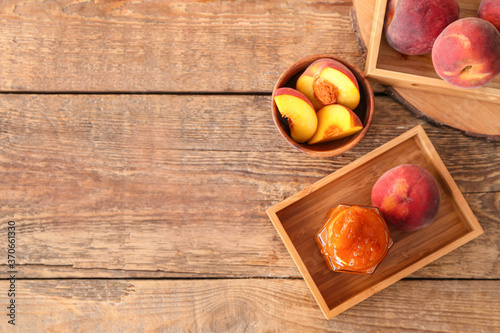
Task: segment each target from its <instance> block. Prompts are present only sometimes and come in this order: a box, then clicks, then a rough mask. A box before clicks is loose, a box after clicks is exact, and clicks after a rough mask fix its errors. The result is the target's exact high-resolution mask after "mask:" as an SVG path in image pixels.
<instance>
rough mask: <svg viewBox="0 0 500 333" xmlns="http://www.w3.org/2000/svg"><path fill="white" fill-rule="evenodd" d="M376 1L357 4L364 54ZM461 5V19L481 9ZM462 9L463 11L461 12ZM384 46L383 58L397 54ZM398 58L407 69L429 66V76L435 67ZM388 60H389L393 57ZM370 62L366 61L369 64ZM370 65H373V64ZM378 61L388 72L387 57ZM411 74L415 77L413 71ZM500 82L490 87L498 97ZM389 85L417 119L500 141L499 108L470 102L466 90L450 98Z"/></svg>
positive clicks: (421, 60)
mask: <svg viewBox="0 0 500 333" xmlns="http://www.w3.org/2000/svg"><path fill="white" fill-rule="evenodd" d="M376 1H377V0H354V10H353V25H354V30H355V32H356V34H357V37H358V39H359V41H360V44H361V47H362V48H363V49H365V52H367V48H366V47H365V45H366V44H367V43H368V41H369V39H370V35H371V32H372V24H373V20H374V12H375V5H376ZM385 1H386V0H384V2H385ZM459 3H461V11H462V14H461V15H463V16H471V15H472V13H473V11H474V10H475V9H473V8H477V7H476V6H478V3H479V1H478V0H471V1H470V2H467V3H469V5H466V4H465V3H466V1H464V0H460V1H459ZM462 7H463V8H464V9H462ZM374 33H375V32H374ZM381 43H382V44H384V45H381V46H380V48H381V49H383V50H382V53H383V54H384V55H385V52H389V53H391V54H392V53H393V52H396V51H393V50H391V49H392V48H390V46H389V45H387V43H386V42H385V38H384V37H383V36H382V37H381ZM388 48H389V49H388ZM396 53H397V52H396ZM399 57H400V58H401V59H403V60H404V61H406V62H408V68H415V67H414V66H413V65H410V64H411V63H412V62H413V61H417V62H418V63H422V64H426V65H423V66H424V67H425V66H427V67H426V68H427V70H426V72H429V69H430V67H429V66H432V63H431V62H429V61H430V60H429V56H415V57H408V59H404V58H405V57H402V56H399ZM413 58H415V59H416V60H415V59H413ZM388 59H390V57H389V58H388ZM424 59H427V60H424ZM368 61H369V60H368V59H367V62H368ZM370 61H371V63H372V64H373V60H370ZM378 61H381V63H380V64H378V65H376V68H378V67H382V68H381V69H383V70H386V69H387V66H388V64H387V60H386V59H385V56H384V57H382V58H380V59H379V58H378V57H377V62H378ZM370 66H373V65H370ZM394 66H395V67H394ZM396 67H401V63H397V62H396V63H395V64H394V65H393V67H389V68H390V69H393V70H394V71H396V72H397V69H396ZM365 70H366V67H365ZM408 71H410V74H412V72H411V70H408ZM429 75H431V74H429ZM432 75H435V77H434V78H436V77H437V74H432ZM499 80H500V79H499V78H498V77H497V78H496V79H495V80H494V82H493V83H490V84H489V85H492V87H495V88H494V89H495V93H496V94H497V92H496V89H498V86H499V83H498V82H499ZM386 84H393V86H392V87H389V89H388V91H389V93H390V94H391V95H392V96H393V97H394V98H396V99H397V100H398V101H400V102H401V103H402V104H403V105H405V107H407V109H409V110H410V111H412V112H413V113H415V114H416V115H417V116H419V117H423V118H425V119H426V120H428V121H430V122H432V123H435V124H438V125H448V126H450V127H453V128H456V129H458V130H460V131H462V132H464V133H465V134H467V135H470V136H476V137H485V138H487V139H488V140H491V141H500V104H498V103H494V102H486V101H484V100H478V99H476V98H470V96H468V95H467V94H469V93H470V91H469V90H464V89H460V91H461V92H462V94H461V95H459V96H452V95H449V94H441V93H437V92H435V91H434V89H433V88H429V89H426V90H419V89H418V88H421V87H420V86H411V85H410V86H411V88H410V87H409V86H408V85H406V87H403V86H400V85H396V83H395V82H393V83H386ZM489 85H487V86H486V87H488V89H490V87H489ZM415 88H417V89H415ZM448 93H449V92H448ZM464 94H465V96H464ZM472 97H475V96H472Z"/></svg>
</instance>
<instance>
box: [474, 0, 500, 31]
mask: <svg viewBox="0 0 500 333" xmlns="http://www.w3.org/2000/svg"><path fill="white" fill-rule="evenodd" d="M477 17H479V18H482V19H483V20H486V21H488V22H490V23H491V24H493V25H494V26H495V28H497V30H498V31H500V1H498V0H483V1H481V4H480V5H479V9H478V10H477Z"/></svg>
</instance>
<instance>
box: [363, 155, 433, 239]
mask: <svg viewBox="0 0 500 333" xmlns="http://www.w3.org/2000/svg"><path fill="white" fill-rule="evenodd" d="M371 200H372V205H373V206H375V207H377V208H378V209H379V210H380V212H381V213H382V215H383V216H384V218H385V220H386V222H387V223H388V224H389V225H391V226H393V227H395V228H397V229H400V230H404V231H415V230H418V229H421V228H423V227H426V226H428V225H429V224H431V223H432V222H433V221H434V219H435V218H436V215H437V213H438V210H439V206H440V203H441V193H440V192H439V188H438V185H437V182H436V180H435V179H434V177H433V176H432V175H431V174H430V173H429V172H428V171H427V170H425V169H424V168H422V167H420V166H418V165H413V164H403V165H400V166H397V167H395V168H393V169H391V170H389V171H387V172H386V173H384V174H383V175H382V176H381V177H380V178H379V179H378V180H377V182H376V183H375V185H374V186H373V188H372V193H371Z"/></svg>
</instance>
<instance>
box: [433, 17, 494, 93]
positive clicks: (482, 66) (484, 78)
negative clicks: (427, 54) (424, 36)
mask: <svg viewBox="0 0 500 333" xmlns="http://www.w3.org/2000/svg"><path fill="white" fill-rule="evenodd" d="M432 63H433V65H434V69H435V70H436V73H437V74H438V75H439V76H440V77H441V78H443V79H444V80H445V81H446V82H448V83H450V84H452V85H454V86H456V87H460V88H477V87H481V86H483V85H485V84H487V83H488V82H490V81H491V80H493V78H494V77H495V76H496V75H498V74H499V73H500V32H498V30H497V29H496V28H495V27H494V26H493V24H491V23H489V22H488V21H486V20H483V19H480V18H477V17H467V18H463V19H460V20H458V21H455V22H453V23H452V24H450V25H449V26H447V27H446V28H445V29H444V30H443V32H442V33H441V34H440V35H439V37H438V38H437V39H436V43H435V44H434V47H433V49H432Z"/></svg>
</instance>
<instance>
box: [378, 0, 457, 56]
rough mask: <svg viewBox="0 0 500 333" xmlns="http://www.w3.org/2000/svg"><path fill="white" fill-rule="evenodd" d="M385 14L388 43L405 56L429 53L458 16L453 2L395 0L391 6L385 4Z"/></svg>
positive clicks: (455, 4)
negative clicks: (440, 35)
mask: <svg viewBox="0 0 500 333" xmlns="http://www.w3.org/2000/svg"><path fill="white" fill-rule="evenodd" d="M392 8H394V9H392ZM388 10H389V12H387V11H386V20H390V22H386V23H385V25H386V26H387V29H386V34H385V36H386V39H387V42H388V43H389V45H391V46H392V47H393V48H394V49H395V50H396V51H399V52H401V53H403V54H407V55H421V54H427V53H430V52H431V50H432V46H433V44H434V41H435V40H436V38H437V36H439V34H440V33H441V31H443V29H444V28H445V27H446V26H447V25H448V24H450V23H451V22H453V21H456V20H458V18H459V16H460V8H459V7H458V3H457V1H456V0H397V3H396V1H395V0H394V4H392V3H389V4H388ZM391 10H394V15H391V13H390V11H391Z"/></svg>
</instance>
